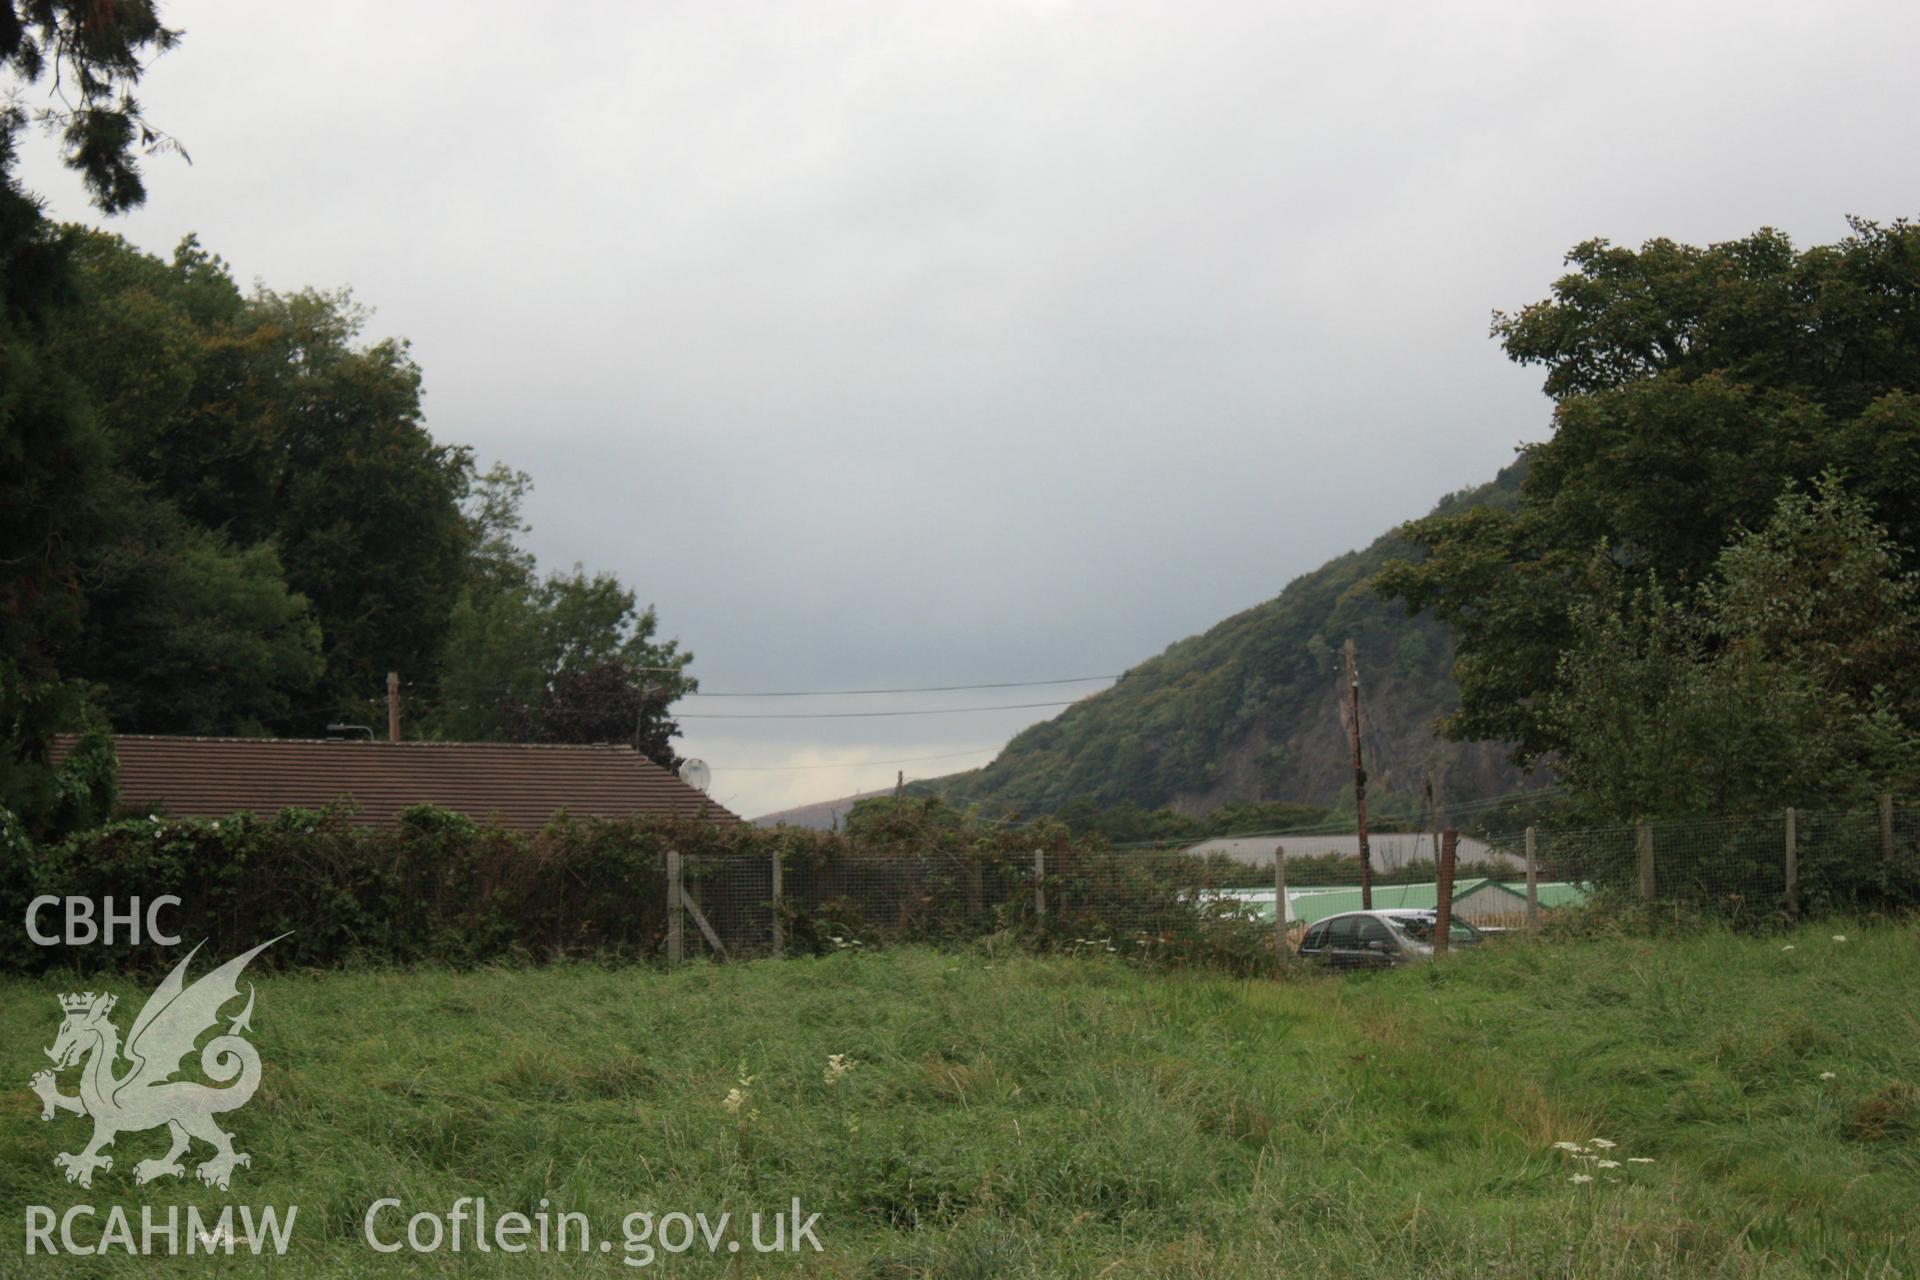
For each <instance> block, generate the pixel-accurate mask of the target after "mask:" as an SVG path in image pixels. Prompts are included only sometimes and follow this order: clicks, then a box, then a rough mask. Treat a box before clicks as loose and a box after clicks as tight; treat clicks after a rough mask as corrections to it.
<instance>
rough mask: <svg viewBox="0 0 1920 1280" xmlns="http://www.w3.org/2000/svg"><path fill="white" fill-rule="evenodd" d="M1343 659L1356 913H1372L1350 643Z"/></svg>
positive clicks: (1356, 691) (1357, 698)
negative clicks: (1356, 851)
mask: <svg viewBox="0 0 1920 1280" xmlns="http://www.w3.org/2000/svg"><path fill="white" fill-rule="evenodd" d="M1346 655H1347V740H1348V741H1349V742H1350V743H1352V744H1353V816H1354V822H1355V824H1356V826H1357V827H1358V830H1359V833H1360V909H1361V910H1362V911H1371V910H1373V858H1372V854H1371V851H1370V850H1369V849H1368V848H1367V770H1366V768H1365V766H1364V765H1362V764H1361V762H1360V671H1359V669H1358V668H1357V667H1356V666H1355V665H1354V661H1353V641H1352V639H1351V638H1349V639H1348V641H1347V645H1346Z"/></svg>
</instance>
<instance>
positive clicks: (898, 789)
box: [893, 769, 907, 806]
mask: <svg viewBox="0 0 1920 1280" xmlns="http://www.w3.org/2000/svg"><path fill="white" fill-rule="evenodd" d="M906 798H907V771H906V770H905V769H896V770H895V771H894V774H893V803H894V804H895V805H896V806H897V805H898V804H899V803H900V802H901V801H902V800H905V799H906Z"/></svg>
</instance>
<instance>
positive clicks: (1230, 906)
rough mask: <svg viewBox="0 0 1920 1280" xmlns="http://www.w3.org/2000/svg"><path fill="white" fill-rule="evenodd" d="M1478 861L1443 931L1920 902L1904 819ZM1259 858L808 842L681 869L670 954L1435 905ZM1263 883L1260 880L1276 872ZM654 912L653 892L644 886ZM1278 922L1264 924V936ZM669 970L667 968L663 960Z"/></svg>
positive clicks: (1201, 923) (1665, 833) (1787, 824)
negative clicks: (1290, 875) (683, 909)
mask: <svg viewBox="0 0 1920 1280" xmlns="http://www.w3.org/2000/svg"><path fill="white" fill-rule="evenodd" d="M1487 843H1488V845H1489V846H1490V847H1491V850H1492V856H1491V857H1490V858H1489V859H1488V860H1487V861H1485V862H1483V863H1479V864H1476V865H1474V866H1473V867H1472V868H1471V869H1470V871H1469V873H1467V874H1462V875H1459V876H1456V877H1455V878H1454V880H1453V881H1452V884H1451V886H1450V890H1449V893H1450V896H1449V904H1450V908H1451V911H1452V914H1453V916H1454V918H1456V919H1462V920H1465V921H1467V922H1469V923H1471V924H1474V925H1475V926H1477V927H1479V928H1481V929H1483V930H1489V931H1499V930H1513V931H1518V930H1521V929H1526V928H1533V927H1537V926H1538V925H1539V924H1540V923H1541V922H1542V921H1543V920H1547V919H1550V918H1552V917H1553V916H1554V915H1556V914H1557V913H1561V912H1565V911H1567V910H1569V909H1575V908H1581V907H1593V908H1600V909H1606V910H1627V909H1631V908H1633V907H1634V906H1635V905H1636V904H1638V905H1640V906H1651V907H1656V908H1662V909H1672V910H1674V911H1679V912H1685V913H1687V914H1690V915H1693V916H1698V917H1704V918H1714V919H1722V920H1726V921H1729V922H1732V923H1736V924H1738V923H1742V922H1746V923H1752V922H1760V921H1767V920H1791V919H1794V918H1801V917H1813V916H1819V915H1825V914H1832V913H1838V912H1857V911H1872V910H1882V909H1912V908H1916V907H1920V809H1915V808H1903V807H1897V806H1894V805H1893V804H1892V803H1891V802H1890V801H1889V802H1884V803H1882V804H1880V805H1879V806H1877V807H1876V808H1873V809H1867V810H1859V811H1837V810H1836V811H1825V810H1823V811H1817V812H1793V811H1787V812H1783V813H1777V814H1765V815H1753V816H1739V817H1723V818H1702V819H1681V820H1672V821H1664V822H1654V823H1643V824H1637V825H1631V826H1617V827H1599V828H1569V829H1551V828H1537V829H1530V830H1527V831H1515V832H1506V833H1495V834H1492V835H1490V836H1489V837H1488V838H1487ZM1285 844H1286V841H1285V838H1284V837H1276V838H1275V839H1274V841H1273V844H1272V846H1271V847H1270V848H1269V850H1268V853H1267V855H1266V856H1265V857H1264V858H1262V857H1260V856H1258V855H1249V854H1247V853H1245V852H1243V853H1241V854H1240V855H1237V856H1227V855H1221V854H1213V855H1202V854H1200V853H1197V852H1190V851H1184V850H1177V849H1144V850H1143V849H1130V850H1115V849H1107V848H1100V847H1095V846H1091V845H1078V844H1076V845H1070V846H1066V847H1061V846H1060V845H1058V844H1057V843H1056V844H1055V845H1054V846H1053V847H1051V848H1045V849H1036V850H1033V851H1031V852H1027V851H1023V850H1020V849H1018V848H1017V847H1014V846H1015V845H1017V841H1016V842H1012V844H1009V843H1008V842H1005V841H1002V842H998V843H996V844H995V845H993V846H991V847H982V848H977V849H958V850H956V849H952V848H946V849H933V850H926V849H919V848H916V847H914V846H913V845H911V844H910V843H909V844H887V845H868V846H862V845H858V844H853V843H843V844H838V845H834V844H825V845H818V846H815V847H814V848H812V849H809V850H807V851H806V852H805V853H804V854H803V855H796V854H794V853H793V852H792V851H785V852H782V851H778V850H776V851H774V852H772V853H768V854H760V855H741V854H737V853H735V854H723V855H713V856H708V857H703V858H698V859H693V860H690V861H689V862H688V863H687V865H686V868H685V870H684V873H683V877H684V878H683V882H682V892H683V894H684V899H683V901H684V902H685V903H686V904H687V918H688V920H689V921H690V923H689V925H688V931H687V933H686V934H685V936H684V942H683V946H684V951H683V952H682V953H679V954H683V955H687V956H691V955H695V954H698V952H699V951H700V950H702V949H705V950H710V951H716V952H719V953H722V954H726V955H728V956H741V955H764V954H772V953H788V954H791V953H819V952H824V951H829V950H836V949H845V948H856V947H874V946H882V945H886V944H889V943H898V942H924V943H934V944H939V943H948V942H956V941H961V940H966V939H973V938H981V937H985V936H988V935H991V934H996V933H1013V934H1017V935H1021V936H1022V937H1024V938H1026V939H1028V940H1030V941H1031V940H1035V939H1044V940H1045V941H1046V942H1047V943H1048V944H1050V945H1055V946H1063V947H1068V948H1077V947H1094V948H1101V949H1106V950H1111V951H1115V952H1123V953H1138V952H1149V953H1154V954H1159V955H1166V956H1173V957H1181V956H1192V957H1196V958H1198V957H1200V956H1202V955H1211V956H1214V957H1216V958H1217V957H1218V956H1220V955H1222V954H1225V953H1229V952H1233V951H1236V950H1240V951H1247V952H1249V953H1252V952H1256V951H1258V950H1260V949H1262V948H1264V949H1266V950H1267V951H1268V952H1269V953H1273V952H1277V951H1278V950H1279V949H1280V948H1279V945H1278V942H1277V939H1278V938H1280V937H1283V936H1286V935H1287V934H1288V933H1289V932H1292V933H1295V934H1297V932H1298V931H1299V930H1300V929H1302V928H1304V927H1305V926H1306V925H1307V924H1310V923H1312V922H1313V921H1314V920H1317V919H1321V918H1324V917H1326V916H1328V915H1330V914H1336V913H1339V912H1342V911H1352V910H1359V909H1361V908H1362V906H1363V904H1365V903H1368V902H1370V903H1371V905H1372V906H1373V907H1374V908H1375V909H1412V910H1434V909H1437V907H1438V902H1437V895H1438V893H1439V892H1440V889H1439V886H1438V884H1437V883H1435V882H1433V881H1431V880H1428V881H1420V880H1416V879H1410V878H1408V877H1397V878H1396V879H1394V880H1393V881H1392V882H1390V883H1384V882H1383V883H1377V884H1375V885H1373V886H1372V887H1371V891H1370V892H1363V891H1362V889H1361V887H1360V879H1361V877H1360V867H1359V863H1358V860H1357V859H1352V860H1351V862H1352V865H1351V867H1350V868H1348V870H1349V871H1350V873H1351V874H1350V875H1349V876H1347V877H1346V882H1345V883H1329V880H1330V879H1338V877H1329V876H1328V875H1327V874H1326V867H1325V866H1324V859H1317V860H1315V861H1314V862H1313V864H1312V871H1313V874H1311V875H1309V876H1307V877H1305V880H1306V881H1307V882H1306V883H1301V884H1290V885H1287V886H1286V887H1285V888H1281V887H1279V886H1277V884H1276V880H1277V879H1284V878H1285V865H1284V861H1282V864H1281V866H1279V867H1277V868H1276V866H1275V865H1274V861H1275V859H1274V854H1275V853H1276V852H1277V851H1279V850H1282V849H1284V847H1285ZM1276 873H1277V874H1276ZM659 891H660V892H661V893H662V896H663V897H662V900H663V901H665V902H669V903H670V902H671V898H670V896H669V894H670V890H669V888H668V886H666V885H662V886H660V888H659ZM1276 925H1279V926H1280V927H1279V928H1278V929H1276ZM673 958H675V957H674V956H669V959H673Z"/></svg>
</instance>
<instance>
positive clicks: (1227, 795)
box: [937, 468, 1522, 814]
mask: <svg viewBox="0 0 1920 1280" xmlns="http://www.w3.org/2000/svg"><path fill="white" fill-rule="evenodd" d="M1518 483H1519V479H1518V475H1517V470H1516V469H1514V468H1509V470H1508V471H1506V472H1503V473H1502V475H1501V476H1500V478H1499V479H1497V480H1495V481H1494V482H1493V483H1491V484H1488V485H1483V486H1482V487H1480V488H1479V489H1475V490H1470V491H1468V492H1465V493H1461V494H1455V495H1453V496H1451V497H1449V498H1447V499H1445V500H1444V501H1442V502H1441V503H1440V507H1439V509H1440V510H1445V511H1457V510H1463V509H1465V508H1467V507H1471V506H1476V505H1480V504H1482V503H1487V504H1497V505H1505V504H1506V503H1508V502H1511V501H1512V497H1513V493H1514V491H1515V489H1517V487H1518ZM1409 554H1411V551H1410V549H1409V548H1408V547H1407V546H1406V544H1404V543H1402V542H1401V541H1400V540H1399V539H1398V538H1397V537H1396V536H1394V535H1393V534H1386V535H1384V536H1382V537H1381V538H1379V539H1377V540H1376V541H1375V542H1374V543H1373V544H1372V545H1371V546H1369V547H1367V548H1366V549H1365V550H1363V551H1355V552H1349V553H1348V554H1346V555H1343V556H1339V557H1336V558H1335V559H1333V560H1330V561H1328V562H1327V563H1326V564H1324V565H1322V566H1321V567H1320V568H1318V569H1315V570H1314V571H1313V572H1311V573H1308V574H1305V575H1303V576H1301V577H1299V578H1297V579H1295V580H1294V581H1293V582H1292V583H1290V584H1289V585H1288V586H1287V588H1286V590H1284V591H1282V592H1281V593H1280V595H1279V596H1278V597H1276V598H1275V599H1272V600H1269V601H1267V602H1266V603H1264V604H1260V605H1256V606H1255V607H1253V608H1251V609H1248V610H1246V611H1245V612H1243V613H1239V614H1236V615H1234V616H1233V617H1231V618H1228V619H1227V620H1226V621H1224V622H1221V623H1219V624H1218V625H1217V626H1215V627H1213V628H1212V629H1211V630H1209V631H1207V632H1205V633H1204V634H1201V635H1198V636H1192V637H1189V638H1188V639H1185V640H1181V641H1179V642H1177V643H1176V644H1173V645H1172V646H1170V647H1169V648H1168V649H1167V651H1166V652H1165V653H1162V654H1161V655H1160V656H1159V657H1156V658H1152V659H1150V660H1148V661H1146V662H1143V663H1141V664H1140V665H1139V666H1137V667H1135V668H1133V669H1132V670H1130V671H1128V672H1127V674H1126V676H1125V677H1124V678H1123V679H1122V680H1121V681H1120V682H1119V683H1118V684H1116V685H1114V686H1113V687H1112V688H1111V689H1108V690H1106V691H1104V692H1102V693H1099V694H1096V695H1095V696H1093V697H1091V698H1088V699H1087V700H1085V701H1084V702H1081V703H1078V704H1076V705H1075V706H1072V707H1069V708H1068V709H1067V710H1066V711H1065V712H1063V713H1062V714H1061V715H1059V716H1057V717H1055V718H1054V719H1052V720H1049V721H1046V722H1045V723H1043V724H1038V725H1035V726H1033V727H1032V728H1030V729H1028V730H1026V731H1024V732H1023V733H1021V734H1020V735H1019V736H1017V737H1016V738H1014V739H1013V741H1012V742H1010V743H1008V744H1007V747H1006V750H1004V751H1003V752H1002V753H1001V754H1000V756H999V758H998V759H996V760H995V761H994V762H993V763H992V764H990V765H987V766H986V767H985V768H983V769H977V770H974V771H972V772H969V773H963V774H955V775H953V776H952V777H949V778H946V779H942V780H941V781H940V782H939V783H938V784H937V785H938V789H939V790H941V791H942V792H943V793H944V794H946V795H948V796H949V797H951V798H952V799H954V800H956V801H963V802H974V803H978V804H979V805H981V806H982V807H983V808H985V809H987V810H989V811H992V810H1005V809H1017V810H1020V811H1022V812H1027V813H1039V812H1048V811H1051V810H1054V809H1058V808H1059V807H1060V806H1062V805H1064V804H1066V803H1067V802H1068V801H1070V800H1072V799H1074V798H1076V797H1078V796H1087V797H1089V798H1090V799H1092V800H1093V801H1094V802H1095V803H1097V804H1100V805H1103V806H1104V805H1112V804H1119V803H1122V802H1132V803H1134V804H1137V805H1139V806H1141V807H1142V808H1158V807H1160V806H1162V805H1167V806H1171V807H1173V808H1174V809H1176V810H1179V811H1181V812H1183V813H1195V814H1197V813H1205V812H1207V811H1209V810H1211V809H1214V808H1216V807H1218V806H1220V805H1224V804H1235V803H1252V802H1260V801H1273V800H1289V801H1300V802H1304V803H1310V804H1322V805H1332V804H1335V803H1338V802H1339V800H1340V799H1341V796H1342V793H1343V792H1344V791H1345V790H1346V789H1347V788H1348V787H1349V786H1350V784H1351V782H1352V768H1351V763H1350V759H1349V757H1348V755H1347V751H1346V745H1345V744H1346V730H1345V729H1344V728H1343V726H1342V722H1341V719H1340V700H1341V696H1342V690H1343V683H1342V679H1341V660H1340V647H1341V645H1342V644H1343V643H1344V642H1345V641H1346V640H1347V639H1349V638H1351V639H1352V640H1353V641H1354V642H1355V646H1356V649H1357V652H1358V655H1359V665H1360V674H1361V690H1362V695H1363V698H1364V702H1365V706H1364V710H1363V716H1362V720H1363V725H1364V728H1365V734H1366V736H1365V746H1366V753H1367V758H1368V770H1369V774H1370V776H1371V792H1372V794H1374V795H1376V796H1379V797H1380V798H1381V799H1383V800H1385V799H1388V798H1390V797H1395V796H1397V797H1398V798H1400V799H1401V800H1403V801H1411V800H1412V798H1413V797H1414V796H1416V795H1417V794H1418V793H1419V790H1420V787H1421V783H1422V775H1423V773H1424V771H1425V770H1427V769H1429V768H1434V769H1437V770H1438V771H1439V772H1440V774H1441V778H1442V786H1443V787H1444V790H1445V793H1446V797H1447V799H1448V801H1449V802H1458V801H1465V800H1472V799H1480V798H1484V797H1487V796H1492V795H1498V794H1501V793H1503V792H1507V791H1512V790H1514V789H1516V788H1517V787H1519V786H1520V785H1521V781H1522V779H1521V774H1520V773H1519V771H1518V770H1517V769H1515V768H1514V767H1513V766H1512V765H1511V764H1510V763H1508V761H1507V758H1506V753H1505V751H1504V749H1502V748H1501V747H1500V746H1498V745H1495V744H1485V743H1481V744H1459V743H1451V742H1446V741H1444V740H1442V739H1440V738H1439V737H1438V736H1437V735H1436V734H1435V733H1434V730H1433V725H1434V721H1435V720H1436V719H1437V718H1438V717H1440V716H1442V715H1444V714H1446V713H1447V712H1449V711H1451V710H1453V708H1454V706H1455V705H1456V703H1457V700H1458V694H1457V691H1456V689H1455V686H1454V683H1453V677H1452V674H1451V667H1452V660H1453V650H1452V645H1451V643H1450V642H1449V640H1448V636H1447V632H1446V629H1445V628H1444V627H1442V626H1441V625H1439V624H1438V623H1436V622H1434V621H1433V620H1432V619H1430V618H1409V617H1407V616H1406V612H1405V610H1404V609H1403V608H1402V607H1401V606H1400V605H1398V604H1397V603H1389V602H1387V601H1384V600H1382V599H1380V598H1379V597H1378V596H1377V595H1376V594H1375V593H1374V591H1373V589H1372V587H1371V586H1370V585H1369V581H1370V579H1371V578H1372V576H1373V574H1374V573H1375V572H1377V571H1378V570H1379V569H1380V567H1381V566H1382V565H1384V564H1386V563H1387V562H1388V561H1389V560H1391V559H1395V558H1398V557H1401V556H1405V555H1409Z"/></svg>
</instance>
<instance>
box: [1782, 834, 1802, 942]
mask: <svg viewBox="0 0 1920 1280" xmlns="http://www.w3.org/2000/svg"><path fill="white" fill-rule="evenodd" d="M1785 816H1786V820H1787V847H1786V851H1785V853H1784V855H1783V857H1782V860H1781V868H1780V869H1781V872H1782V878H1783V879H1784V880H1785V882H1786V890H1785V894H1786V899H1787V914H1788V915H1790V916H1797V915H1799V914H1800V900H1799V896H1798V894H1797V893H1796V892H1795V891H1796V890H1797V889H1798V888H1799V886H1800V826H1799V815H1798V814H1796V813H1795V812H1794V811H1793V810H1792V809H1788V810H1787V812H1786V815H1785Z"/></svg>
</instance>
